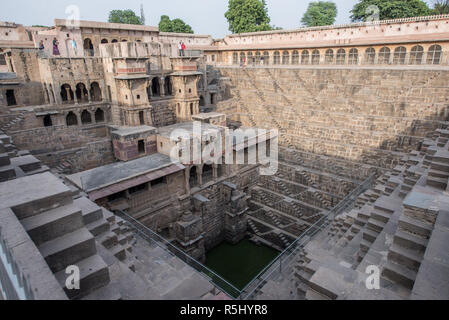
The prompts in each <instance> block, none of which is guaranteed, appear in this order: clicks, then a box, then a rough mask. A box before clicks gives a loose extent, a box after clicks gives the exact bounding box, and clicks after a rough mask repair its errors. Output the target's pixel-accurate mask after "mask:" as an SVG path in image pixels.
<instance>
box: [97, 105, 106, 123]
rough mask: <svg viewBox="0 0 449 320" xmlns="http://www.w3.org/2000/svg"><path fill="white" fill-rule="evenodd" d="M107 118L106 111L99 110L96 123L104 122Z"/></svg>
mask: <svg viewBox="0 0 449 320" xmlns="http://www.w3.org/2000/svg"><path fill="white" fill-rule="evenodd" d="M104 121H105V118H104V111H103V109H101V108H98V109H97V110H96V111H95V122H97V123H98V122H104Z"/></svg>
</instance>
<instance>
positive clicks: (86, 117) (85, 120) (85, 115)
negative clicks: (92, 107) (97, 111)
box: [81, 110, 92, 124]
mask: <svg viewBox="0 0 449 320" xmlns="http://www.w3.org/2000/svg"><path fill="white" fill-rule="evenodd" d="M81 123H82V124H90V123H92V115H91V114H90V112H89V111H87V110H84V111H83V112H81Z"/></svg>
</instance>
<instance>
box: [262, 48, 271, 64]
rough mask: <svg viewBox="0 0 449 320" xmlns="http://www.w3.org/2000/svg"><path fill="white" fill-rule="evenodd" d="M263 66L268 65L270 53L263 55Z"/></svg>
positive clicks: (266, 52) (265, 52)
mask: <svg viewBox="0 0 449 320" xmlns="http://www.w3.org/2000/svg"><path fill="white" fill-rule="evenodd" d="M263 64H264V65H266V66H267V65H269V64H270V53H269V52H268V51H264V53H263Z"/></svg>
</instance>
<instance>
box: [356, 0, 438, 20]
mask: <svg viewBox="0 0 449 320" xmlns="http://www.w3.org/2000/svg"><path fill="white" fill-rule="evenodd" d="M370 6H377V7H378V8H379V19H380V20H389V19H399V18H410V17H419V16H427V15H432V13H433V12H432V10H431V9H430V8H429V7H428V6H427V4H426V3H425V2H424V1H422V0H360V1H359V2H358V3H357V4H356V5H355V6H354V8H353V9H352V11H351V14H352V15H351V19H352V21H354V22H356V21H369V20H370V17H373V13H374V12H373V11H372V10H370Z"/></svg>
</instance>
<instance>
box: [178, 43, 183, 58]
mask: <svg viewBox="0 0 449 320" xmlns="http://www.w3.org/2000/svg"><path fill="white" fill-rule="evenodd" d="M178 50H179V56H180V57H182V56H183V52H182V42H181V41H179V44H178Z"/></svg>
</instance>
